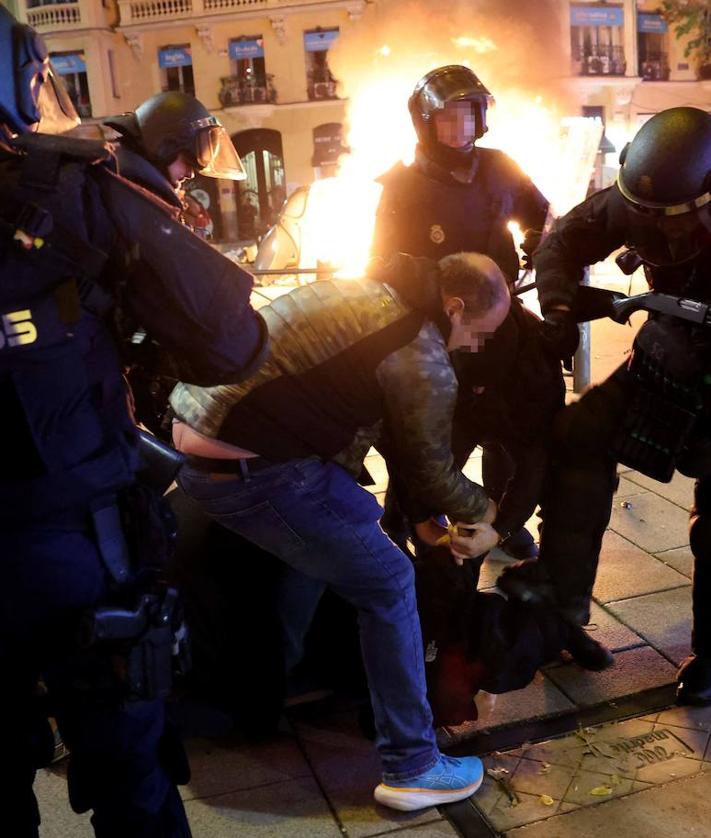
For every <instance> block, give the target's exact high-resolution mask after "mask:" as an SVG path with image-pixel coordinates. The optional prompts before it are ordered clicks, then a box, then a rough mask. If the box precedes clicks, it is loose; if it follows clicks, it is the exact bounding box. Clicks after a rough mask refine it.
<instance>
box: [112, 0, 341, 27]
mask: <svg viewBox="0 0 711 838" xmlns="http://www.w3.org/2000/svg"><path fill="white" fill-rule="evenodd" d="M330 2H332V0H310V2H309V5H316V4H321V3H330ZM300 3H303V0H118V5H119V10H120V14H121V26H136V25H138V24H141V23H153V22H161V21H171V20H180V19H182V18H190V17H211V16H213V15H229V14H238V13H240V12H251V11H254V10H255V9H272V10H273V9H279V8H283V7H285V6H293V5H299V4H300Z"/></svg>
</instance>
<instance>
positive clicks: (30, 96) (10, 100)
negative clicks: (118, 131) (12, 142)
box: [0, 6, 79, 134]
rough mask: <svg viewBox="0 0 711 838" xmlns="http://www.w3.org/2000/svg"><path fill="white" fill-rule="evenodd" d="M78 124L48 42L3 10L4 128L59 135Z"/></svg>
mask: <svg viewBox="0 0 711 838" xmlns="http://www.w3.org/2000/svg"><path fill="white" fill-rule="evenodd" d="M78 124H79V117H78V115H77V112H76V110H75V109H74V105H72V102H71V100H70V99H69V96H68V95H67V92H66V90H65V89H64V85H63V84H62V82H61V80H60V78H59V76H58V75H57V73H56V72H55V71H54V69H53V68H52V65H51V63H50V61H49V53H48V52H47V47H46V45H45V43H44V41H43V40H42V38H40V36H39V35H38V34H37V33H36V32H35V30H34V29H32V27H31V26H26V25H25V24H22V23H18V22H17V21H16V20H15V18H14V17H13V16H12V15H11V14H10V12H9V11H8V10H7V9H6V8H5V7H4V6H0V126H5V128H6V129H7V130H8V131H9V132H10V133H11V134H24V133H25V132H27V131H35V130H38V129H39V130H41V131H43V132H44V133H53V134H58V133H61V132H62V131H68V130H69V129H71V128H74V127H75V126H77V125H78Z"/></svg>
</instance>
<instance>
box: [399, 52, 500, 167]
mask: <svg viewBox="0 0 711 838" xmlns="http://www.w3.org/2000/svg"><path fill="white" fill-rule="evenodd" d="M492 101H493V97H492V95H491V93H489V91H488V90H487V89H486V87H484V85H483V84H482V83H481V81H480V80H479V79H478V78H477V76H476V75H475V74H474V73H473V72H472V71H471V70H470V69H469V68H468V67H463V66H462V65H460V64H448V65H447V66H446V67H438V68H437V69H436V70H430V72H429V73H427V75H425V76H423V77H422V78H421V79H420V80H419V81H418V82H417V84H416V85H415V89H414V91H413V93H412V96H410V99H409V101H408V108H409V110H410V116H411V117H412V122H413V125H414V126H415V131H416V132H417V138H418V140H419V142H420V145H421V146H422V149H423V150H424V152H425V154H426V155H427V156H428V157H430V158H431V159H433V160H435V161H436V162H439V163H442V164H443V165H446V166H451V167H454V166H464V165H467V164H468V163H469V162H471V158H472V155H473V153H474V143H475V142H476V141H477V140H478V139H480V138H481V137H483V136H484V134H485V133H486V131H487V127H486V109H487V107H488V106H489V104H490V103H491V102H492ZM453 102H466V103H469V106H470V108H471V115H472V118H473V130H472V134H471V139H470V140H469V141H468V142H467V143H466V144H465V145H464V146H461V147H457V148H453V147H450V146H447V145H443V144H442V143H440V142H438V140H437V134H436V129H435V125H434V118H435V114H436V113H437V112H438V111H443V110H444V109H445V107H446V106H447V105H449V104H450V103H453Z"/></svg>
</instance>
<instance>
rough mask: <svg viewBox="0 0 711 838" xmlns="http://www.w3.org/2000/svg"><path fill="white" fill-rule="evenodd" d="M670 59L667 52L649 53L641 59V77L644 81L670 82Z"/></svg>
mask: <svg viewBox="0 0 711 838" xmlns="http://www.w3.org/2000/svg"><path fill="white" fill-rule="evenodd" d="M670 72H671V71H670V68H669V58H668V56H667V54H666V53H665V52H657V53H647V54H646V55H640V57H639V75H640V76H641V78H642V80H643V81H669V74H670Z"/></svg>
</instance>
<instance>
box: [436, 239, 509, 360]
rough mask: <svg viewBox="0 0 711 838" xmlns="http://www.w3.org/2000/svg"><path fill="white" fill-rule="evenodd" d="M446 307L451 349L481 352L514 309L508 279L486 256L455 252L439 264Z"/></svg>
mask: <svg viewBox="0 0 711 838" xmlns="http://www.w3.org/2000/svg"><path fill="white" fill-rule="evenodd" d="M439 269H440V272H439V285H440V293H441V296H442V305H443V307H444V311H445V314H446V315H447V317H448V318H449V321H450V324H451V326H452V331H451V334H450V339H449V349H450V351H451V350H454V349H461V350H465V351H469V352H477V351H478V350H479V349H481V347H482V346H483V345H484V343H485V342H486V340H487V339H488V338H490V337H491V336H492V335H493V334H494V332H495V331H496V330H497V329H498V328H499V326H500V325H501V324H502V323H503V322H504V320H505V319H506V315H507V314H508V312H509V308H510V307H511V295H510V293H509V289H508V285H507V283H506V278H505V277H504V275H503V273H502V272H501V270H500V268H499V266H498V265H497V264H496V262H494V260H493V259H490V258H489V257H488V256H484V254H483V253H455V254H452V255H451V256H445V257H444V259H440V261H439Z"/></svg>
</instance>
